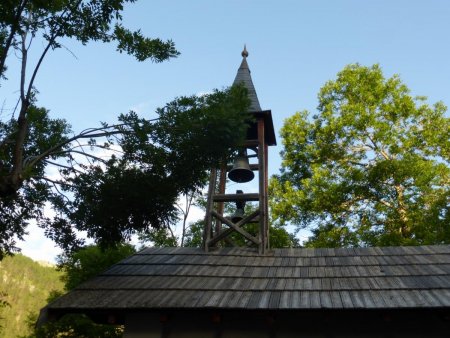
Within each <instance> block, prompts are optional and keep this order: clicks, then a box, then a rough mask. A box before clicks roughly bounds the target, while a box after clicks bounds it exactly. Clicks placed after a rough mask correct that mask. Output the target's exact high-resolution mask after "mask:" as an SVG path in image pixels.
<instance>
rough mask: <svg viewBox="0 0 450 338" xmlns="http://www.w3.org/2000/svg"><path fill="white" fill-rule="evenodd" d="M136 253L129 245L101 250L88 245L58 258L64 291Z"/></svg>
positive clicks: (95, 246)
mask: <svg viewBox="0 0 450 338" xmlns="http://www.w3.org/2000/svg"><path fill="white" fill-rule="evenodd" d="M135 252H136V250H135V248H134V247H133V246H132V245H130V244H120V245H117V246H116V247H109V248H107V249H102V248H100V247H99V246H97V245H88V246H86V247H83V248H81V249H79V250H77V251H75V252H72V253H70V254H64V255H62V256H60V257H59V258H58V268H59V270H61V271H63V272H64V274H63V275H62V278H61V280H62V281H63V282H64V287H65V290H66V291H70V290H72V289H74V288H75V287H77V286H78V285H80V284H81V283H83V282H84V281H86V280H88V279H90V278H92V277H94V276H96V275H98V274H99V273H101V272H103V271H105V270H106V269H108V268H109V267H110V266H111V265H113V264H116V263H117V262H119V261H121V260H122V259H125V258H126V257H128V256H131V255H132V254H134V253H135Z"/></svg>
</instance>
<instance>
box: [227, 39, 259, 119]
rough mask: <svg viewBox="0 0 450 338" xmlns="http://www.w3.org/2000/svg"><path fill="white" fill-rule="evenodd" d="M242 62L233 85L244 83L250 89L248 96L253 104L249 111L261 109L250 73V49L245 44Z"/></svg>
mask: <svg viewBox="0 0 450 338" xmlns="http://www.w3.org/2000/svg"><path fill="white" fill-rule="evenodd" d="M241 55H242V62H241V65H240V67H239V69H238V71H237V74H236V78H235V79H234V82H233V85H235V84H239V83H243V84H244V86H245V88H247V90H248V97H249V98H250V101H251V104H250V108H249V111H260V110H261V106H260V105H259V100H258V96H257V95H256V90H255V86H254V85H253V81H252V77H251V75H250V73H251V72H250V68H249V67H248V64H247V57H248V51H247V46H246V45H244V50H243V51H242V53H241Z"/></svg>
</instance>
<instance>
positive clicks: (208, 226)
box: [203, 168, 217, 252]
mask: <svg viewBox="0 0 450 338" xmlns="http://www.w3.org/2000/svg"><path fill="white" fill-rule="evenodd" d="M216 178H217V172H216V168H212V169H211V176H210V177H209V187H208V199H207V200H206V215H205V228H204V233H203V247H204V249H205V251H206V252H208V248H209V246H208V242H209V240H210V238H211V231H212V219H211V211H212V210H213V199H212V196H213V193H214V190H215V187H216Z"/></svg>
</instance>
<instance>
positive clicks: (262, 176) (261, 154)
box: [257, 118, 267, 254]
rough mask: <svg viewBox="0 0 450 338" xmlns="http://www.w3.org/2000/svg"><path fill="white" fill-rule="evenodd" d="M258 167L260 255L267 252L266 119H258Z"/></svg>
mask: <svg viewBox="0 0 450 338" xmlns="http://www.w3.org/2000/svg"><path fill="white" fill-rule="evenodd" d="M257 123H258V166H259V175H258V179H259V241H260V243H259V253H260V254H264V253H265V251H266V241H267V239H266V220H265V219H266V187H265V182H266V173H265V163H266V159H265V138H264V119H262V118H258V121H257Z"/></svg>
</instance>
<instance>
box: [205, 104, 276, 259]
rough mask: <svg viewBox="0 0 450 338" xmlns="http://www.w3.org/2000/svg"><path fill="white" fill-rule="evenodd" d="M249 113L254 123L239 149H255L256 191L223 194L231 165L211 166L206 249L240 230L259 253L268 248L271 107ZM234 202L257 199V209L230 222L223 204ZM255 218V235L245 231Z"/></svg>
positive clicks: (272, 141) (273, 140)
mask: <svg viewBox="0 0 450 338" xmlns="http://www.w3.org/2000/svg"><path fill="white" fill-rule="evenodd" d="M250 114H252V115H253V117H254V118H255V122H254V123H252V124H251V125H250V126H249V129H248V131H247V139H246V141H245V142H244V144H243V145H242V148H244V149H245V150H247V149H251V150H253V151H255V152H256V155H257V156H256V158H257V160H258V162H257V164H251V165H250V169H251V170H253V171H257V172H258V180H259V182H258V192H257V193H245V194H244V193H242V194H226V193H225V190H226V175H227V172H228V171H229V169H231V166H228V165H225V164H223V165H222V166H221V167H220V168H219V169H218V168H212V169H211V176H210V181H209V189H208V198H207V203H206V216H205V228H204V234H203V246H204V249H205V251H206V252H208V251H209V250H210V249H211V248H213V247H216V246H217V245H218V243H219V242H220V241H222V240H225V241H227V242H229V243H231V242H230V240H229V238H228V237H229V236H230V235H231V234H232V233H233V232H237V233H239V234H240V235H242V236H243V237H244V238H245V239H246V240H248V241H249V242H250V243H251V244H252V245H254V246H256V247H257V248H258V251H259V253H260V254H265V252H266V251H267V250H268V249H269V222H268V198H267V193H268V146H269V145H275V144H276V141H275V133H274V128H273V122H272V115H271V111H270V110H265V111H258V112H252V113H250ZM217 178H219V179H217ZM237 201H246V202H250V201H255V202H258V209H257V210H256V211H254V212H252V213H251V214H249V215H246V216H245V217H244V218H243V219H241V220H240V221H238V222H236V223H233V222H232V221H231V220H230V219H229V218H226V217H225V216H224V214H223V213H224V203H225V202H237ZM255 220H257V221H258V223H259V232H258V236H257V237H255V236H253V235H251V234H250V233H248V232H247V231H246V230H245V228H244V226H245V225H246V224H248V223H251V222H254V221H255ZM213 223H214V226H213ZM223 225H226V226H227V228H226V229H224V228H223Z"/></svg>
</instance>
